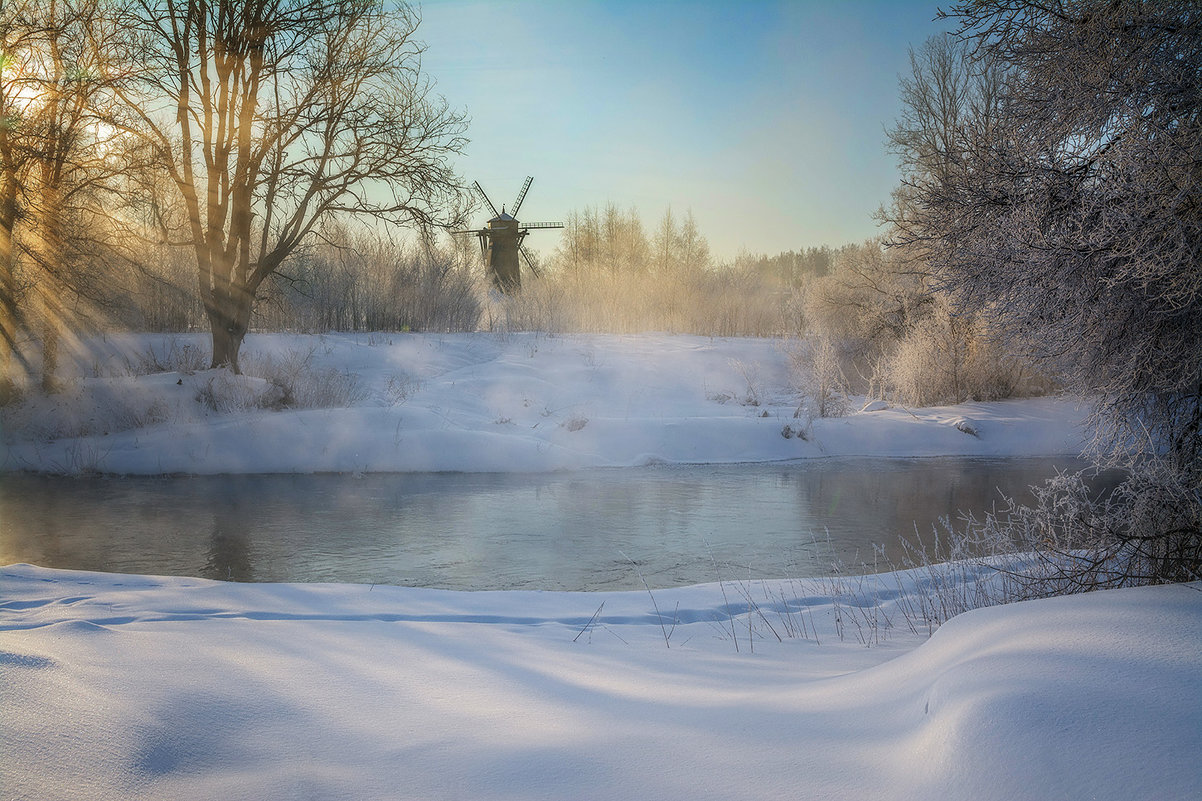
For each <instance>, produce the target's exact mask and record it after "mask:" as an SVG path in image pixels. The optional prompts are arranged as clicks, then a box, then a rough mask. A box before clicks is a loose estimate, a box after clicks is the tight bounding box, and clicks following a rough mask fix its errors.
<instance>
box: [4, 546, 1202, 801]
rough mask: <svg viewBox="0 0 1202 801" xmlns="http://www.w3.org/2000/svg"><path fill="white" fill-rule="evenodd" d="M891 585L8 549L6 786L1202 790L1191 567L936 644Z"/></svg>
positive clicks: (318, 794)
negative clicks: (534, 575) (458, 582)
mask: <svg viewBox="0 0 1202 801" xmlns="http://www.w3.org/2000/svg"><path fill="white" fill-rule="evenodd" d="M879 580H880V581H881V584H880V585H879V586H877V587H876V589H875V590H874V589H873V588H872V587H863V589H864V590H865V591H867V592H868V594H869V595H868V596H866V597H875V598H876V603H875V608H874V609H873V610H872V615H878V616H891V617H892V618H893V620H894V621H895V623H896V625H894V627H893V628H892V629H890V630H889V632H888V633H887V634H885V635H884V636H882V637H881V638H880V639H879V640H875V641H874V640H873V639H871V631H869V639H868V641H867V643H865V642H863V641H862V639H863V637H864V626H866V625H867V621H868V620H869V619H870V618H869V617H868V616H864V617H862V618H861V620H863V621H864V622H863V623H857V624H856V625H857V626H860V627H861V631H860V633H859V634H856V633H855V630H854V628H853V626H852V622H851V620H850V614H849V612H850V610H848V609H846V608H844V609H842V610H841V609H840V608H839V607H838V606H837V605H836V604H834V603H833V601H832V598H831V596H830V595H829V594H826V593H827V591H828V590H829V587H830V584H823V583H818V582H812V581H794V582H775V583H768V584H761V583H755V584H744V585H740V584H734V583H727V584H724V585H717V584H710V585H702V586H695V587H684V588H679V589H674V590H657V591H655V593H654V595H651V594H649V593H646V592H620V593H533V592H508V593H465V592H441V591H434V590H418V589H404V588H397V587H383V586H374V587H373V586H363V585H322V584H308V585H288V584H232V583H223V582H211V581H205V580H200V579H184V578H153V577H145V576H123V575H114V574H98V573H76V572H70V571H52V570H46V569H42V568H36V567H31V566H26V565H15V566H9V567H6V568H3V569H0V587H2V589H3V595H2V598H3V600H2V601H0V610H2V615H0V695H2V697H3V703H0V785H2V786H3V787H4V788H5V791H6V794H7V795H8V796H10V797H13V798H30V799H33V798H55V799H62V800H64V801H70V800H72V799H109V798H128V799H154V798H173V799H180V800H181V801H183V800H185V799H212V798H223V799H256V800H257V801H261V800H262V799H281V800H283V799H296V798H315V799H316V798H322V799H325V798H339V799H407V798H412V799H418V798H420V799H458V798H471V799H479V800H481V801H484V800H487V799H513V798H522V799H540V798H545V799H563V798H573V799H615V800H617V799H622V801H625V800H626V799H631V798H655V799H662V800H664V801H671V799H682V800H683V799H689V800H690V801H692V800H693V799H732V798H747V799H751V798H756V799H773V798H786V797H790V798H830V799H862V798H882V799H929V798H942V799H965V801H969V799H971V801H989V800H990V799H998V801H1016V799H1032V800H1034V799H1047V798H1080V799H1085V798H1089V799H1103V800H1105V799H1114V800H1115V801H1118V800H1119V799H1123V801H1127V799H1139V798H1146V799H1187V798H1197V797H1199V795H1202V776H1200V775H1199V773H1198V771H1197V770H1195V769H1194V768H1193V765H1194V762H1195V761H1196V756H1197V754H1198V753H1199V752H1200V751H1202V693H1199V692H1198V690H1199V679H1198V677H1199V676H1200V675H1202V625H1199V624H1200V623H1202V603H1200V601H1199V599H1200V598H1202V595H1200V590H1202V587H1200V586H1199V585H1189V586H1183V585H1177V586H1167V587H1165V586H1162V587H1146V588H1139V589H1132V590H1117V591H1107V592H1099V593H1092V594H1089V595H1084V596H1071V597H1063V598H1055V599H1050V600H1042V601H1032V602H1025V603H1019V604H1011V605H1007V606H1001V607H993V608H989V609H980V610H976V611H972V612H968V613H966V614H963V615H960V616H958V617H956V618H954V619H953V620H951V621H950V622H949V623H947V624H945V625H944V626H943V627H942V628H941V629H939V630H938V631H936V632H935V634H934V636H933V637H931V638H930V639H929V640H927V639H926V638H925V636H924V634H925V633H921V634H914V633H911V632H909V631H908V630H907V629H906V628H905V626H904V625H902V621H903V619H904V613H903V610H902V609H901V608H900V607H899V605H898V602H897V600H896V595H897V592H896V587H897V586H900V585H899V583H898V582H900V583H901V584H906V583H907V582H911V581H912V580H913V577H912V576H908V575H905V574H893V575H890V576H885V577H880V578H879ZM891 587H892V588H893V591H892V592H890V591H889V588H891ZM744 593H746V597H748V598H751V599H753V600H754V601H755V602H756V604H755V606H749V605H748V604H747V602H746V601H745V600H744V595H743V594H744ZM761 615H762V616H761ZM790 619H791V620H792V621H793V625H794V626H796V628H793V629H790V628H789V627H788V626H789V625H790V624H789V623H788V622H787V621H788V620H790ZM878 619H879V618H878ZM840 621H842V623H840ZM769 624H771V627H775V629H776V631H777V632H779V633H780V634H781V635H782V637H781V639H780V640H779V641H778V640H777V639H776V637H775V636H774V634H773V632H772V629H771V627H770V626H769ZM840 625H842V626H844V627H845V628H844V629H843V631H844V636H843V637H842V638H840V636H839V630H840ZM802 626H804V630H803V629H802ZM790 632H792V636H790ZM736 644H737V647H736Z"/></svg>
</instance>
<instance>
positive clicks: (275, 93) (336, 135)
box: [123, 0, 465, 372]
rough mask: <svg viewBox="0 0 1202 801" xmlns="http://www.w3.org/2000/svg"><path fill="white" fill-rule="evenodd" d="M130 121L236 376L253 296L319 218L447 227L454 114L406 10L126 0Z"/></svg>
mask: <svg viewBox="0 0 1202 801" xmlns="http://www.w3.org/2000/svg"><path fill="white" fill-rule="evenodd" d="M131 3H132V5H131V8H130V12H131V13H130V14H129V16H128V17H127V19H128V24H129V25H130V27H131V28H134V29H136V30H137V31H138V32H139V34H140V42H141V45H140V49H139V50H138V52H137V54H136V55H137V58H138V60H139V62H140V63H141V64H142V65H143V67H144V71H143V73H142V80H141V81H140V82H139V84H138V86H137V87H136V88H135V89H132V90H129V91H125V92H123V99H124V100H125V102H126V105H127V107H128V109H129V112H130V118H129V120H128V124H127V129H128V130H129V131H130V132H134V133H137V134H139V135H140V136H142V137H144V139H145V140H146V141H147V142H148V143H149V144H150V145H151V146H152V147H153V148H154V149H155V151H156V153H157V156H158V159H159V161H160V163H161V164H162V166H163V168H164V169H165V171H166V172H167V174H168V176H169V178H170V180H169V183H170V185H171V186H173V187H174V189H175V192H176V194H177V196H178V199H179V200H180V202H181V204H182V207H183V216H184V225H183V231H182V232H181V233H182V237H181V241H182V242H185V243H186V244H187V245H188V246H190V247H191V248H192V250H193V252H194V253H195V257H196V264H197V285H198V290H199V293H200V297H201V299H202V301H203V303H204V307H205V312H206V315H207V316H208V320H209V324H210V328H211V330H212V336H213V361H212V363H213V366H214V367H216V366H221V365H228V366H229V367H230V368H231V369H233V370H234V371H235V372H237V371H238V353H239V350H240V348H241V345H242V341H243V338H244V337H245V335H246V332H247V329H248V327H249V325H250V319H251V312H252V310H253V306H254V302H255V298H256V294H257V293H258V291H259V288H260V287H261V286H262V284H263V282H264V280H265V279H267V278H268V277H269V276H271V275H272V274H273V273H275V272H276V271H277V270H278V269H279V268H280V266H281V265H282V264H283V263H284V261H285V259H286V258H287V257H288V255H289V254H290V253H292V252H293V251H295V250H296V249H297V248H298V247H301V246H302V245H304V243H305V242H306V241H307V240H309V239H310V238H311V237H313V236H314V235H315V233H316V232H317V231H318V230H319V226H320V223H321V222H322V221H323V220H325V219H327V218H329V217H331V216H334V215H347V216H352V217H359V218H370V219H372V220H375V221H378V222H383V223H391V224H397V225H417V226H439V225H449V224H453V223H454V222H455V221H454V220H451V219H448V213H447V212H446V211H444V210H445V209H451V208H457V207H459V206H460V204H458V203H457V202H456V201H457V200H458V198H459V185H460V182H459V180H458V178H457V177H456V176H455V174H454V173H453V171H452V169H451V168H450V166H449V163H448V159H449V157H450V156H451V155H453V154H454V153H457V152H458V151H459V150H460V149H461V148H462V146H463V144H464V143H465V140H464V138H463V133H464V129H465V122H464V118H463V116H462V115H461V114H459V113H456V112H454V111H453V110H451V109H450V108H449V107H448V106H447V104H446V102H445V100H443V99H442V98H440V97H436V96H435V95H434V94H433V93H432V91H431V84H430V82H429V80H428V78H427V77H426V76H425V74H424V73H423V72H422V64H421V55H422V52H423V45H422V44H421V43H420V42H418V41H417V39H416V38H415V34H416V31H417V28H418V24H419V22H420V18H419V16H418V14H417V13H416V12H415V11H414V10H413V9H411V8H410V7H409V6H407V5H405V4H404V3H397V4H393V3H385V2H383V0H131Z"/></svg>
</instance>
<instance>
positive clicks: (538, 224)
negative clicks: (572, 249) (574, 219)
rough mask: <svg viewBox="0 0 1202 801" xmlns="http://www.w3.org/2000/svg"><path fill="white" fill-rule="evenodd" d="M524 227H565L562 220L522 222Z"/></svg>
mask: <svg viewBox="0 0 1202 801" xmlns="http://www.w3.org/2000/svg"><path fill="white" fill-rule="evenodd" d="M522 228H525V229H536V228H563V223H561V222H532V223H522Z"/></svg>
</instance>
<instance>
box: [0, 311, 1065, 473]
mask: <svg viewBox="0 0 1202 801" xmlns="http://www.w3.org/2000/svg"><path fill="white" fill-rule="evenodd" d="M205 342H206V340H205V338H204V337H203V336H201V335H195V336H183V337H179V336H177V337H164V336H145V335H142V336H132V337H116V338H109V339H108V340H106V341H104V342H97V343H92V346H91V347H90V348H89V349H88V350H87V351H86V352H84V353H82V354H80V355H79V356H77V357H76V360H75V362H74V364H73V365H71V366H68V368H67V369H66V370H64V373H65V375H66V377H67V378H69V380H68V381H67V388H66V389H65V390H64V392H62V393H60V394H59V395H56V396H51V397H50V398H49V399H44V398H43V399H36V400H34V401H31V402H30V403H29V404H27V405H26V406H25V407H23V408H18V409H15V410H9V411H8V412H6V414H5V418H4V434H3V443H2V445H3V458H2V459H0V467H2V468H3V469H9V470H13V469H18V470H20V469H33V470H48V471H53V472H78V471H100V472H109V473H124V474H151V475H153V474H161V473H260V472H261V473H288V472H370V471H427V470H461V471H488V472H493V471H501V472H508V471H525V472H530V471H547V470H562V469H573V468H582V467H601V466H628V465H637V464H648V463H655V462H671V463H675V462H681V463H714V462H750V461H768V460H785V459H798V458H810V457H821V456H944V455H963V456H975V455H979V456H1045V455H1060V454H1076V453H1078V452H1080V450H1081V431H1080V428H1079V426H1078V421H1079V420H1080V419H1081V417H1082V416H1083V411H1082V409H1081V408H1080V407H1079V405H1078V403H1077V402H1075V401H1073V400H1066V399H1034V400H1022V401H1007V402H1001V403H974V404H965V405H963V406H956V407H946V408H928V409H911V410H906V409H901V408H876V407H870V408H873V409H875V410H873V411H865V412H863V413H859V414H853V415H850V416H846V417H837V418H826V419H821V418H819V419H815V420H812V421H811V420H809V419H808V417H807V416H806V415H805V414H804V413H803V415H802V417H800V418H797V417H794V413H795V412H796V411H797V409H798V405H799V400H800V399H799V395H798V390H797V389H796V383H797V382H796V376H795V375H794V373H793V370H792V368H791V366H790V358H789V352H788V351H789V349H790V348H791V347H796V346H795V345H790V344H789V343H787V342H782V341H779V340H770V339H712V338H709V337H697V336H669V335H642V336H597V335H589V336H580V335H560V336H547V335H545V334H535V333H523V334H509V335H490V334H446V335H419V334H370V335H368V334H363V335H325V336H296V335H251V336H249V337H248V338H247V342H246V345H245V347H244V349H243V357H242V360H243V364H244V371H245V372H246V373H247V374H248V377H244V378H241V379H234V378H232V377H231V376H229V375H228V374H226V373H224V372H221V371H208V370H196V371H182V372H181V371H178V370H177V371H171V372H160V373H154V374H150V375H142V376H131V375H129V374H128V372H129V370H128V368H129V367H130V366H131V365H133V366H137V365H139V364H140V363H141V362H144V361H148V359H147V358H146V357H147V355H149V354H153V356H154V360H157V361H158V362H160V363H163V362H166V363H170V362H172V361H176V362H179V361H186V359H184V358H182V357H183V356H187V355H189V354H195V353H198V352H199V351H200V349H202V348H205V347H206V345H205ZM269 362H270V363H273V364H274V365H275V366H274V367H266V365H267V363H269ZM197 363H198V364H199V362H197ZM302 363H303V365H304V366H303V369H300V368H298V366H297V365H299V364H302ZM265 373H272V374H274V375H277V376H279V375H284V376H285V377H288V376H290V375H294V374H299V375H300V378H299V379H298V380H297V383H298V386H297V391H296V393H295V394H297V395H298V396H299V395H301V394H302V392H307V393H310V394H318V395H322V394H324V395H327V396H330V397H333V398H338V399H341V398H342V397H343V396H349V397H348V398H347V399H348V400H349V405H345V404H344V405H342V406H340V407H338V408H312V409H305V410H295V409H289V410H285V411H272V410H270V409H260V408H256V407H255V404H256V402H257V401H260V400H261V401H262V402H263V403H264V404H266V405H271V402H272V400H273V399H274V398H275V397H276V395H275V394H273V392H274V390H273V388H272V387H271V386H270V385H269V383H268V382H267V381H265V380H263V379H262V378H251V377H249V376H256V375H257V376H261V375H263V374H265ZM348 375H349V376H350V377H351V378H350V380H349V381H348V380H347V379H346V378H345V376H348ZM349 384H353V386H349ZM319 400H320V398H319ZM880 405H881V404H878V406H880ZM214 406H216V407H217V408H218V409H220V410H221V411H216V410H214V408H213V407H214ZM861 406H862V399H860V402H856V403H853V410H858V409H859V408H860V407H861ZM786 426H788V428H789V431H788V432H787V433H788V436H785V433H786V432H785V427H786ZM797 432H801V433H803V434H804V435H805V436H804V437H802V436H796V435H795V434H796V433H797ZM968 432H974V433H968Z"/></svg>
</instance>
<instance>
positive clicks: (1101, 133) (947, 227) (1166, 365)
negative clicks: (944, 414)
mask: <svg viewBox="0 0 1202 801" xmlns="http://www.w3.org/2000/svg"><path fill="white" fill-rule="evenodd" d="M948 16H949V17H950V18H952V19H955V20H958V21H959V22H960V29H959V31H958V33H957V36H958V38H959V39H960V40H961V41H962V42H963V43H965V51H964V52H965V54H966V56H967V57H968V59H969V61H968V62H967V64H968V69H969V70H974V69H975V70H980V69H982V68H983V65H990V66H991V68H995V69H1000V70H1002V72H1003V74H1004V77H1003V79H1002V82H1001V84H1000V87H999V93H998V96H997V105H996V113H992V112H991V113H989V114H985V115H981V114H969V115H967V116H966V117H965V118H963V119H962V120H961V121H959V122H957V124H956V125H955V126H954V128H953V129H952V130H951V133H952V134H953V135H952V136H950V137H948V138H947V139H946V140H945V141H937V142H934V150H933V151H932V152H931V153H930V158H931V159H932V163H933V164H935V165H937V168H935V169H929V170H925V171H916V172H915V173H914V174H912V175H911V176H910V177H909V179H908V181H907V185H906V187H905V191H904V195H905V200H906V204H905V205H904V206H900V207H897V208H895V213H894V215H893V220H892V221H893V222H894V223H895V225H896V228H897V232H896V234H895V238H896V239H897V241H899V242H900V243H903V244H904V245H906V247H907V248H910V249H911V250H912V251H913V252H916V253H918V254H920V255H921V258H922V259H923V260H924V261H925V262H926V263H927V264H928V265H929V266H930V269H931V270H932V272H933V274H934V275H935V277H936V282H937V285H938V286H939V287H940V288H942V289H943V290H945V291H946V292H948V293H950V295H951V297H952V298H953V299H954V301H955V302H956V304H957V307H958V308H959V309H961V310H971V311H974V312H980V313H982V314H984V315H986V317H987V318H988V319H989V321H990V323H991V327H993V328H994V329H995V330H997V331H1001V332H1004V333H1005V334H1006V335H1007V336H1008V337H1009V339H1010V342H1011V343H1012V344H1013V345H1015V346H1017V347H1018V348H1021V350H1022V351H1023V352H1024V353H1026V354H1028V355H1029V356H1031V357H1033V358H1034V359H1035V360H1036V361H1037V363H1038V364H1040V365H1041V366H1042V367H1043V368H1044V369H1045V370H1046V371H1048V372H1050V373H1053V374H1055V375H1056V376H1057V377H1058V378H1060V379H1061V380H1062V381H1063V382H1064V383H1065V385H1066V386H1067V387H1068V388H1070V389H1071V390H1074V391H1076V392H1078V393H1081V394H1083V395H1087V396H1090V397H1092V398H1093V399H1094V403H1095V407H1094V408H1095V411H1094V414H1093V421H1092V422H1093V423H1094V424H1095V426H1094V427H1095V430H1096V431H1097V434H1098V436H1097V440H1096V446H1097V447H1096V449H1095V451H1096V454H1097V456H1098V457H1099V459H1101V460H1102V461H1104V462H1107V463H1118V464H1125V465H1128V466H1131V467H1133V468H1134V469H1135V470H1136V475H1135V477H1134V478H1133V480H1132V482H1129V483H1128V485H1127V489H1126V491H1125V493H1126V494H1125V495H1120V497H1126V498H1128V499H1136V500H1139V499H1141V498H1143V499H1144V500H1142V501H1140V503H1141V504H1143V505H1144V506H1146V505H1147V503H1146V499H1147V498H1148V497H1151V496H1149V493H1152V495H1155V497H1156V500H1155V502H1154V503H1153V505H1155V506H1157V507H1158V508H1172V509H1177V510H1180V514H1177V515H1175V516H1173V517H1172V522H1171V524H1170V523H1166V524H1164V525H1161V524H1160V523H1155V524H1153V523H1152V522H1148V521H1150V520H1151V518H1148V517H1147V516H1143V517H1141V516H1140V515H1139V514H1137V512H1138V510H1139V508H1142V507H1141V506H1140V504H1137V503H1134V502H1132V503H1128V504H1126V505H1125V506H1124V507H1123V511H1122V512H1121V514H1119V515H1118V516H1115V515H1113V514H1112V515H1111V516H1110V517H1109V518H1108V520H1109V522H1108V523H1107V524H1106V526H1107V527H1108V530H1110V532H1111V535H1112V536H1110V539H1109V540H1108V542H1110V543H1116V544H1117V545H1116V548H1115V550H1114V551H1113V553H1114V554H1117V555H1125V557H1124V558H1127V557H1129V558H1132V559H1134V560H1135V562H1138V563H1139V565H1141V566H1139V567H1135V568H1133V569H1132V571H1131V573H1130V574H1131V575H1137V576H1139V577H1143V578H1147V577H1153V578H1160V579H1164V578H1187V577H1190V576H1193V577H1195V578H1196V577H1197V574H1198V572H1199V566H1200V565H1202V530H1200V529H1202V519H1200V514H1199V510H1200V509H1202V500H1200V495H1202V167H1200V165H1202V6H1199V5H1198V4H1197V2H1195V1H1194V0H1152V1H1150V2H1138V1H1137V0H1112V1H1111V2H1097V0H1051V2H1034V0H1009V1H1007V2H1001V1H1000V0H995V1H993V2H990V1H984V2H983V1H981V0H972V2H969V1H968V0H965V1H964V2H960V3H957V4H956V5H955V6H953V7H952V9H951V11H950V12H949V14H948ZM1148 453H1151V454H1153V455H1155V456H1156V457H1157V458H1156V460H1155V465H1154V467H1153V468H1151V469H1149V468H1148V467H1147V465H1146V463H1144V462H1142V459H1143V457H1144V456H1146V455H1147V454H1148ZM1149 476H1151V477H1152V478H1149ZM1153 479H1154V480H1153ZM1135 487H1138V488H1139V491H1138V492H1135V491H1134V490H1133V489H1132V488H1135ZM1066 497H1067V496H1066ZM1141 520H1142V521H1144V522H1142V523H1141V522H1140V521H1141ZM1081 521H1084V522H1082V526H1083V528H1082V530H1083V531H1095V532H1096V531H1097V530H1098V529H1099V526H1098V525H1096V524H1094V523H1089V522H1088V521H1087V520H1086V519H1085V518H1084V517H1083V518H1081ZM1144 523H1147V525H1144ZM1120 573H1121V571H1120Z"/></svg>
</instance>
